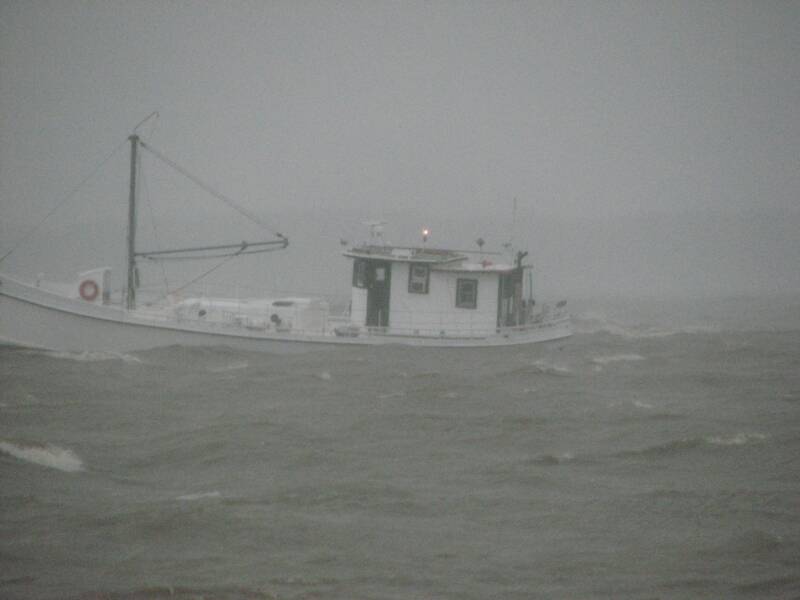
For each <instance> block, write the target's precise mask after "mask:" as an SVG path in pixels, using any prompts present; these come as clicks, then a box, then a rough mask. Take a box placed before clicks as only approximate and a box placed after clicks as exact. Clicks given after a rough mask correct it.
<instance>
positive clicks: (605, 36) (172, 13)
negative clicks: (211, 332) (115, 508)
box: [0, 0, 800, 292]
mask: <svg viewBox="0 0 800 600" xmlns="http://www.w3.org/2000/svg"><path fill="white" fill-rule="evenodd" d="M798 32H800V2H796V1H787V2H770V1H757V2H739V1H733V0H730V1H725V2H698V1H696V0H691V1H687V2H662V1H658V2H655V1H653V2H645V1H635V2H599V1H598V2H589V1H587V2H565V1H563V0H559V1H557V2H544V1H531V2H505V3H504V2H463V1H459V2H455V1H454V2H419V3H414V2H391V3H388V2H387V3H382V2H373V1H370V2H363V3H362V2H347V1H341V2H281V3H279V2H260V1H259V2H210V1H209V2H165V1H153V2H145V1H134V2H113V1H102V2H72V1H69V0H62V1H58V2H37V1H23V2H8V1H3V2H0V119H1V120H0V202H1V204H0V210H1V211H2V222H3V223H2V229H0V233H2V239H0V250H3V251H5V250H6V249H7V248H9V247H10V246H12V245H13V244H14V243H15V242H16V239H17V237H18V236H19V235H20V234H21V232H23V231H25V230H26V229H27V228H29V227H31V226H33V225H34V224H36V223H37V222H38V220H39V219H41V217H42V216H44V215H45V214H46V213H47V212H48V210H50V209H51V208H52V207H53V206H54V205H55V204H56V203H57V201H58V200H59V199H60V198H61V197H62V196H63V194H64V191H65V190H67V189H69V188H71V187H72V186H74V185H75V184H76V183H77V182H78V181H79V180H80V179H81V178H82V177H83V176H85V175H86V174H87V173H89V172H90V171H91V170H92V169H93V168H94V167H95V166H96V165H97V164H98V163H99V162H100V161H101V160H102V159H103V158H105V156H106V155H107V154H108V153H109V152H110V151H111V150H112V149H113V148H114V147H115V146H117V144H119V143H120V142H121V141H122V140H124V139H125V137H126V135H127V134H128V133H129V131H130V130H131V128H132V127H133V126H134V125H136V123H138V122H139V121H141V120H142V119H143V118H144V117H145V116H147V115H148V114H149V113H151V112H152V111H154V110H157V111H158V112H159V114H160V118H159V119H158V121H156V122H155V125H153V124H152V122H151V123H148V124H147V125H146V126H145V127H144V128H143V134H144V135H145V136H148V137H149V138H150V139H151V141H152V143H153V144H154V145H155V146H157V147H158V148H159V149H161V150H163V151H164V152H166V153H167V154H169V155H170V156H172V157H174V158H176V159H178V160H179V161H180V162H181V163H182V164H183V165H185V166H186V167H188V168H189V169H191V170H193V171H195V172H197V173H199V174H202V176H203V177H204V178H205V179H206V180H208V181H209V182H211V183H212V184H213V185H215V186H217V187H218V188H220V189H223V190H224V191H225V192H226V194H228V195H229V196H232V197H234V198H236V199H238V200H239V201H240V202H241V203H242V204H243V205H245V206H246V207H247V208H248V209H251V210H252V211H253V212H256V213H258V214H259V215H260V216H262V217H263V218H264V219H267V220H270V221H271V222H274V224H275V226H276V227H277V228H279V229H281V230H285V229H286V224H285V222H287V221H288V222H289V223H290V224H291V223H292V222H296V218H295V217H294V216H291V217H290V216H287V215H298V214H299V215H306V216H307V217H308V220H309V221H312V220H314V219H317V220H321V221H325V222H326V223H327V225H326V226H325V227H323V226H318V227H317V230H319V231H323V230H324V231H325V232H326V235H327V236H328V238H326V241H330V240H332V239H334V238H337V236H339V235H341V237H349V236H352V235H353V226H352V224H349V225H348V224H347V223H346V221H347V220H348V219H350V220H357V219H358V218H381V217H389V218H391V217H393V216H394V217H395V221H396V223H395V224H394V226H395V230H397V229H409V230H412V229H416V227H417V225H420V226H421V225H422V224H426V223H436V224H437V230H440V229H442V228H444V229H447V228H448V225H447V223H448V222H449V220H448V219H449V217H448V215H454V214H455V215H457V218H455V219H454V220H453V221H452V222H453V223H459V224H460V225H458V227H456V226H455V225H453V226H452V228H453V229H458V230H459V232H460V233H463V232H464V230H465V229H466V230H468V231H466V233H464V237H465V238H468V237H470V236H473V234H480V232H482V231H484V230H485V231H489V232H502V231H503V230H504V229H507V228H508V222H509V214H510V211H511V203H512V199H513V198H514V197H517V198H518V199H519V204H520V214H521V215H522V219H523V224H522V226H521V229H522V231H521V232H520V233H519V235H520V236H521V237H525V236H526V235H532V236H533V237H535V238H536V239H534V240H533V241H532V242H531V244H532V245H533V247H534V249H535V250H537V251H538V253H539V255H540V256H543V257H544V258H547V259H548V260H549V261H550V262H551V263H553V264H551V265H549V266H548V265H546V264H543V265H542V268H544V269H547V270H548V271H549V275H548V277H549V278H550V280H551V282H555V281H556V280H557V279H558V276H559V274H558V272H554V270H555V269H559V268H561V269H564V270H565V274H564V277H565V278H567V279H568V280H569V281H571V283H570V285H566V286H563V287H564V289H565V290H569V289H573V288H574V289H579V288H580V287H581V282H584V284H585V285H584V287H585V288H586V290H584V291H590V290H591V289H592V286H596V285H599V282H600V281H603V282H606V283H607V284H608V285H609V286H610V287H612V288H613V287H614V286H616V285H618V284H619V285H620V286H622V285H623V283H624V284H625V286H627V287H628V288H634V287H636V281H635V280H634V279H635V278H631V277H630V272H631V269H633V270H634V271H635V272H636V273H637V274H638V275H637V277H638V278H639V279H638V281H640V282H641V278H642V277H645V276H648V275H649V276H650V277H651V279H652V276H653V275H652V270H653V269H656V268H657V269H660V270H662V273H661V275H660V276H659V277H658V278H657V279H658V281H655V280H652V281H650V283H645V284H643V285H648V286H652V285H656V286H657V289H662V288H663V289H666V287H667V286H668V285H670V281H671V282H672V283H673V284H675V280H676V274H677V275H678V276H679V275H680V274H683V275H684V276H686V278H687V279H686V287H687V289H692V290H693V291H698V289H699V288H701V287H702V286H703V285H704V284H703V282H705V281H708V279H709V277H711V278H712V279H714V277H716V283H715V286H716V287H715V288H714V289H715V290H716V291H720V292H725V291H732V292H733V291H751V292H752V291H758V290H762V289H766V290H767V291H770V292H780V291H796V290H798V289H800V275H798V266H797V265H798V262H800V242H798V241H797V239H796V238H797V237H798V235H796V234H797V230H798V227H800V34H799V33H798ZM124 160H125V156H124V152H121V153H120V156H119V160H118V161H117V162H118V163H119V164H118V165H117V166H114V167H110V168H112V170H113V169H116V170H117V171H118V172H119V173H123V174H124ZM110 185H111V184H109V186H110ZM124 185H125V182H124V180H123V181H122V183H121V186H119V187H118V188H115V189H117V191H116V192H111V191H109V190H111V189H112V188H111V187H109V188H104V187H101V188H99V189H102V190H103V191H102V194H100V195H102V196H104V197H101V198H97V197H95V198H91V199H87V200H86V202H90V201H91V202H92V208H91V211H90V212H83V213H82V212H81V210H86V211H88V210H89V209H81V208H75V207H73V208H70V207H67V208H65V209H64V210H65V213H64V215H65V216H64V217H62V219H67V216H66V215H69V214H73V215H78V216H80V215H83V217H82V218H83V220H87V219H88V220H91V221H94V222H105V221H106V220H108V219H116V218H117V215H119V214H124V213H120V212H119V211H120V209H121V208H122V209H124V202H125V199H126V197H125V194H126V191H125V188H124ZM114 194H116V196H115V195H114ZM106 195H107V196H106ZM83 201H84V200H80V202H83ZM70 210H72V211H73V212H72V213H70ZM76 211H77V212H76ZM87 215H89V216H88V217H87ZM398 215H399V216H398ZM493 215H494V216H493ZM339 218H340V220H339V221H337V219H339ZM293 219H294V220H293ZM57 220H58V219H57ZM80 220H81V218H78V221H80ZM282 220H283V221H284V223H282V222H281V221H282ZM487 220H488V221H491V222H490V223H486V222H487ZM750 222H753V223H754V227H753V229H749V226H748V223H750ZM465 223H467V224H473V225H474V227H471V226H464V224H465ZM483 223H486V224H485V225H484V224H483ZM698 223H700V225H698ZM707 223H723V225H721V226H720V228H719V230H718V231H716V232H715V231H711V232H708V231H707V230H708V227H707V226H706V225H705V224H707ZM725 223H727V224H728V225H724V224H725ZM550 224H555V225H553V227H555V226H563V227H564V229H563V235H560V236H559V235H556V234H554V232H553V231H551V229H552V227H551V226H550ZM682 225H684V226H685V227H684V226H682ZM390 227H391V225H390ZM537 227H539V228H540V229H539V230H538V231H537V229H536V228H537ZM582 227H585V230H584V229H582ZM648 228H649V230H652V233H653V235H655V237H656V238H658V235H657V234H659V232H660V235H661V237H660V238H659V239H652V235H651V233H650V232H649V230H648ZM664 228H675V229H676V232H675V236H674V237H673V236H672V235H668V234H667V233H665V232H664V231H663V230H664ZM311 229H312V230H313V227H312V228H311ZM339 229H340V230H341V233H339ZM712 229H713V227H712ZM459 232H456V231H450V232H443V234H442V237H441V238H440V239H445V240H448V241H452V240H455V241H458V242H459V243H463V240H461V239H460V238H459V237H458V235H457V233H459ZM285 233H287V235H289V236H290V237H292V231H285ZM232 235H233V236H234V238H240V237H241V236H240V235H239V234H237V233H233V234H232ZM395 235H396V237H398V238H399V239H401V240H403V241H409V240H410V239H413V235H415V233H410V232H409V231H396V234H395ZM498 235H500V234H499V233H498ZM732 237H734V238H737V239H732ZM619 239H623V240H627V241H626V242H625V243H621V244H617V245H618V246H620V247H619V248H617V249H616V250H614V249H613V248H612V249H611V250H609V244H611V245H612V246H613V245H614V243H615V242H614V240H619ZM673 239H674V240H676V242H675V243H676V244H678V245H679V247H673V246H672V245H671V244H672V242H671V240H673ZM336 241H338V240H336ZM545 242H546V245H545ZM559 244H561V245H562V246H563V247H562V248H558V247H557V246H558V245H559ZM33 245H34V246H35V251H37V252H41V251H42V250H43V248H44V246H46V242H43V241H34V242H33ZM598 245H599V246H602V247H601V248H597V246H598ZM593 246H594V247H593ZM314 250H315V251H318V252H319V251H324V252H328V251H329V252H330V253H336V252H338V250H339V248H338V246H334V247H331V248H330V249H329V250H327V249H323V248H320V247H319V245H317V246H316V247H315V248H314ZM20 252H23V250H22V248H21V249H20ZM709 255H711V257H712V258H713V260H710V262H709ZM559 256H562V259H561V260H560V264H559V260H558V257H559ZM663 256H666V258H664V259H663V260H661V261H659V257H663ZM604 257H605V258H604ZM15 259H16V257H15ZM625 260H632V261H633V262H632V263H631V265H629V266H626V264H625ZM693 262H694V263H695V265H696V269H699V271H698V270H695V271H694V272H693V271H692V264H691V263H693ZM90 266H91V265H90ZM743 269H744V271H743ZM598 273H599V274H598ZM626 277H628V279H626ZM587 278H588V279H587ZM679 278H680V277H678V279H679ZM740 279H746V280H748V281H750V283H749V284H743V283H742V281H740ZM609 282H610V283H609ZM676 285H680V284H679V283H678V284H676ZM606 291H607V290H606Z"/></svg>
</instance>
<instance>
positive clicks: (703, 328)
mask: <svg viewBox="0 0 800 600" xmlns="http://www.w3.org/2000/svg"><path fill="white" fill-rule="evenodd" d="M573 327H574V330H575V332H576V333H608V334H610V335H615V336H618V337H622V338H626V339H648V338H662V337H669V336H673V335H678V334H682V333H686V334H698V333H719V331H720V328H719V327H717V326H714V325H688V326H685V327H675V328H663V327H652V326H647V325H641V324H640V325H625V324H622V323H619V322H617V321H614V320H612V319H609V318H607V317H606V316H605V315H603V314H600V313H597V312H592V311H589V312H585V313H583V314H581V315H578V316H577V317H576V318H575V319H574V320H573Z"/></svg>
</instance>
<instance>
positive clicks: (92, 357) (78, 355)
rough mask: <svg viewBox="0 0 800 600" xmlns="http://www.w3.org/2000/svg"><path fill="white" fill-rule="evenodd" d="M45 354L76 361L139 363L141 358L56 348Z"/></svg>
mask: <svg viewBox="0 0 800 600" xmlns="http://www.w3.org/2000/svg"><path fill="white" fill-rule="evenodd" d="M42 353H43V354H44V355H45V356H49V357H51V358H58V359H62V360H75V361H78V362H100V361H105V360H121V361H123V362H126V363H141V362H142V360H141V359H140V358H137V357H136V356H133V355H132V354H122V353H118V352H66V351H64V352H59V351H56V350H45V351H43V352H42Z"/></svg>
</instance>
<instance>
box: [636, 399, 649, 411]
mask: <svg viewBox="0 0 800 600" xmlns="http://www.w3.org/2000/svg"><path fill="white" fill-rule="evenodd" d="M633 405H634V406H635V407H636V408H646V409H651V408H653V405H652V404H648V403H647V402H642V401H641V400H634V401H633Z"/></svg>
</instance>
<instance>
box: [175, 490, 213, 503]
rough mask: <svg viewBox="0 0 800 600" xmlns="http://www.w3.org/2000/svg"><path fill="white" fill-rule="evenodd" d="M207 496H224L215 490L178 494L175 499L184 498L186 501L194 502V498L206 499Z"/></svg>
mask: <svg viewBox="0 0 800 600" xmlns="http://www.w3.org/2000/svg"><path fill="white" fill-rule="evenodd" d="M206 498H222V494H220V493H219V492H218V491H216V490H214V491H213V492H198V493H196V494H185V495H183V496H178V497H177V498H175V499H176V500H183V501H186V502H192V501H194V500H204V499H206Z"/></svg>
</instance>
